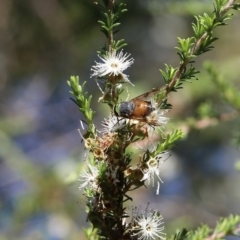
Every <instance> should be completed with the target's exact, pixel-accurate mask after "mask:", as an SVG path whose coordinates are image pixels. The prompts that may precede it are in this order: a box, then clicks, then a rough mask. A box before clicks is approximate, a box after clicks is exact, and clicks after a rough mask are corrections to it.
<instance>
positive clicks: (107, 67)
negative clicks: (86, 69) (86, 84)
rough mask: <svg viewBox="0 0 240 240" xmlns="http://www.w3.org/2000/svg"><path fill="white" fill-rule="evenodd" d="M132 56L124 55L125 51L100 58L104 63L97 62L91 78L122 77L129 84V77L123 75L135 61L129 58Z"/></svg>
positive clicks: (92, 69) (114, 52)
mask: <svg viewBox="0 0 240 240" xmlns="http://www.w3.org/2000/svg"><path fill="white" fill-rule="evenodd" d="M129 57H130V54H127V53H125V54H123V51H120V52H116V51H113V52H112V53H108V55H107V56H105V57H100V56H99V58H100V59H101V60H102V62H96V61H95V63H96V65H95V66H93V67H92V68H91V71H93V73H92V75H91V77H93V76H98V77H103V76H106V75H113V76H118V75H122V78H123V79H125V81H126V82H129V80H128V78H127V75H125V74H123V71H124V70H126V69H127V68H128V67H130V66H131V65H132V63H133V61H134V59H133V58H129Z"/></svg>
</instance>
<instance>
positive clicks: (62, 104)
mask: <svg viewBox="0 0 240 240" xmlns="http://www.w3.org/2000/svg"><path fill="white" fill-rule="evenodd" d="M125 2H126V3H127V5H128V9H129V11H128V12H127V13H125V15H124V17H123V19H122V25H121V31H120V32H119V33H118V34H117V35H116V38H117V39H121V38H124V39H125V40H126V41H127V43H128V46H127V47H126V48H125V51H127V52H129V53H131V55H132V57H133V58H134V59H135V63H134V65H133V66H132V67H131V68H130V69H129V70H128V72H127V74H129V75H130V79H131V81H132V82H133V83H134V84H135V87H131V86H129V87H128V90H129V92H130V94H131V97H134V96H137V95H138V94H141V93H143V92H145V91H146V90H150V89H151V88H152V87H157V86H160V85H163V80H162V78H161V75H160V73H159V69H160V68H161V69H163V68H164V63H167V64H172V65H173V66H178V64H179V62H178V60H179V59H178V56H177V54H176V49H174V47H175V46H177V37H182V38H184V37H190V36H192V29H191V22H192V21H193V20H194V17H193V14H202V13H203V12H209V13H210V12H212V9H213V7H212V1H210V0H205V1H193V0H191V1H169V0H168V1H164V0H161V1H160V0H149V1H146V0H135V1H125ZM99 16H100V14H99V9H98V8H97V7H96V6H95V5H94V4H93V1H90V0H71V1H69V0H41V1H39V0H21V1H19V0H0V79H1V80H0V91H1V94H0V102H1V104H0V113H1V115H0V143H1V145H0V239H16V238H17V239H19V240H21V239H24V240H26V239H34V240H35V239H49V240H63V239H68V240H70V239H71V240H75V239H85V237H84V234H83V228H84V227H87V226H88V223H87V222H86V218H87V216H86V213H85V206H84V198H83V196H82V192H81V191H79V189H78V187H79V184H80V183H79V182H78V181H71V179H75V177H76V176H77V175H78V174H79V173H80V172H81V170H82V169H83V168H84V166H85V164H84V161H83V155H84V152H83V143H81V138H80V136H79V133H78V131H77V129H78V128H79V127H80V124H79V120H80V119H81V118H82V116H81V114H80V112H79V111H78V109H77V106H76V105H75V104H74V103H73V102H72V101H70V100H69V97H70V94H69V87H68V85H67V83H66V81H67V79H69V77H70V76H71V75H78V76H80V80H81V81H87V85H86V90H87V91H88V92H89V94H92V95H93V100H92V108H93V109H94V110H95V111H96V115H95V116H96V118H95V123H96V125H97V126H98V127H101V121H102V120H103V118H104V117H107V116H108V114H109V112H108V109H107V108H106V107H105V106H104V105H103V104H100V103H97V102H98V98H99V97H100V92H99V89H98V88H97V87H96V83H95V81H94V79H91V78H90V68H91V66H92V65H93V64H94V61H96V60H97V55H96V51H97V50H99V49H100V48H101V47H102V46H103V45H104V43H105V41H106V39H105V38H104V36H103V34H102V33H101V32H100V31H99V24H98V23H97V20H98V19H99ZM239 26H240V16H239V14H237V13H236V12H235V16H234V18H233V19H232V20H231V21H229V25H228V26H227V27H219V28H218V29H216V32H215V36H216V37H219V38H220V40H218V41H217V42H216V43H215V44H214V46H215V49H214V50H213V51H210V52H208V53H206V54H204V56H201V57H199V58H198V59H197V63H196V67H197V69H198V70H200V71H201V74H199V75H198V78H199V80H198V81H193V83H186V84H185V85H184V89H183V90H180V91H178V92H177V93H174V94H171V96H170V102H171V103H172V104H173V109H172V110H171V112H170V113H169V117H171V119H172V121H173V122H175V124H176V126H177V125H181V126H182V123H183V122H184V121H185V120H186V119H189V117H193V116H194V117H196V116H197V109H198V108H199V106H200V105H201V104H202V103H203V102H206V101H208V102H209V104H210V103H211V104H212V105H213V108H214V109H215V110H216V111H217V112H219V113H224V112H230V111H231V110H232V108H231V107H229V106H228V105H227V104H226V103H225V102H224V101H223V100H222V99H221V96H220V93H219V91H218V89H217V88H216V86H215V85H214V84H213V83H212V82H211V80H210V78H209V77H208V76H207V74H206V71H205V70H204V69H202V63H203V62H204V61H205V60H206V59H208V60H211V61H213V63H214V64H215V65H216V66H217V69H218V70H219V73H220V74H221V75H222V76H223V77H224V78H225V79H226V81H228V82H231V83H232V84H233V85H235V86H236V88H238V89H240V81H239V80H240V68H239V66H240V45H239V39H240V31H239ZM238 124H239V121H237V119H235V120H231V121H227V122H223V123H219V124H216V125H214V126H209V127H204V128H203V129H190V131H189V132H188V135H187V137H186V138H184V140H182V141H180V142H179V143H178V144H177V145H176V146H175V148H174V149H173V151H172V155H171V157H170V158H169V159H168V160H167V161H166V162H165V163H164V164H163V170H162V179H163V180H164V184H162V185H161V188H160V195H159V196H156V194H155V190H156V189H155V188H151V187H150V188H148V189H142V190H139V191H137V193H134V195H133V197H134V199H135V200H134V201H133V203H132V205H134V206H135V205H136V206H138V205H141V206H143V208H145V206H146V205H147V203H148V202H151V205H150V207H151V208H157V209H159V210H160V211H161V212H162V215H163V217H164V219H165V226H166V231H167V232H168V233H173V231H174V230H175V229H176V228H177V227H178V228H182V227H187V228H189V229H192V228H196V227H197V226H198V225H199V224H200V223H206V224H209V225H210V226H214V225H215V221H216V220H217V219H218V218H219V217H221V216H227V215H229V214H230V213H240V188H239V180H240V176H239V173H238V172H237V171H236V169H235V164H236V162H237V160H238V159H239V156H240V155H239V150H238V147H237V146H236V145H234V144H233V138H234V136H235V135H234V134H235V133H236V129H238V128H237V127H238ZM166 128H167V129H168V127H166ZM233 129H234V130H233Z"/></svg>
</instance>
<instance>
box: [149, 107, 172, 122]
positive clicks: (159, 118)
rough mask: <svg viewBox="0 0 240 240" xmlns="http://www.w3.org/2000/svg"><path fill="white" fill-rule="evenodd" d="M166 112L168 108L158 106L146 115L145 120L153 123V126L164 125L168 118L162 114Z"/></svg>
mask: <svg viewBox="0 0 240 240" xmlns="http://www.w3.org/2000/svg"><path fill="white" fill-rule="evenodd" d="M153 106H154V105H153ZM166 112H168V110H162V109H159V108H157V109H155V110H154V111H152V112H151V114H149V115H148V116H147V117H146V119H147V122H149V123H150V124H151V125H154V126H162V125H165V124H166V123H167V122H168V120H169V118H168V117H164V116H163V115H164V114H165V113H166Z"/></svg>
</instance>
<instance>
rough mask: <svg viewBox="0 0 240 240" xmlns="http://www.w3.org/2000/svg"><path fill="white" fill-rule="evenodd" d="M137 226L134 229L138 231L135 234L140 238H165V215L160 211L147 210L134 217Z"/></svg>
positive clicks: (144, 239) (145, 239) (146, 239)
mask: <svg viewBox="0 0 240 240" xmlns="http://www.w3.org/2000/svg"><path fill="white" fill-rule="evenodd" d="M134 222H135V226H134V228H133V229H132V230H133V231H137V233H134V234H133V236H136V235H137V236H138V239H139V240H150V239H162V240H165V239H166V237H165V233H164V232H163V230H164V226H162V225H163V223H164V222H163V217H162V216H161V215H160V213H159V212H158V211H153V210H151V211H150V212H148V211H145V212H144V213H142V214H141V215H140V216H137V217H135V219H134Z"/></svg>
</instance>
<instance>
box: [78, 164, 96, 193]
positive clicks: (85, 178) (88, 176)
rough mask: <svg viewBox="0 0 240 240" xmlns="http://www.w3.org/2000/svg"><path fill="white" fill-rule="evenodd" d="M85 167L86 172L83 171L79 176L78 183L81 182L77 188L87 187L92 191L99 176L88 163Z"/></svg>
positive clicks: (94, 168)
mask: <svg viewBox="0 0 240 240" xmlns="http://www.w3.org/2000/svg"><path fill="white" fill-rule="evenodd" d="M87 165H88V170H84V171H83V173H82V174H81V175H80V178H79V181H81V182H82V184H81V185H80V187H79V188H80V189H81V188H85V187H86V186H87V185H89V187H91V188H92V189H97V187H98V185H97V177H98V175H99V170H98V168H97V167H96V166H93V165H91V164H90V163H89V162H87Z"/></svg>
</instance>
